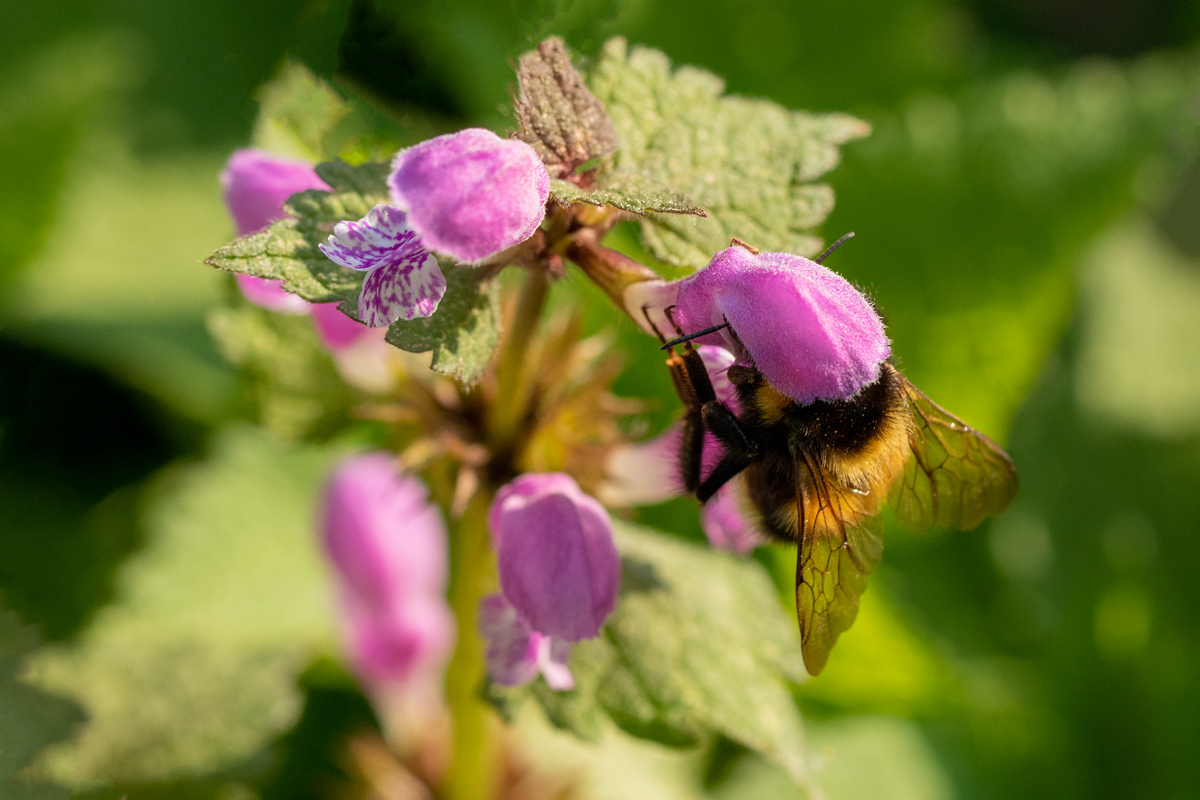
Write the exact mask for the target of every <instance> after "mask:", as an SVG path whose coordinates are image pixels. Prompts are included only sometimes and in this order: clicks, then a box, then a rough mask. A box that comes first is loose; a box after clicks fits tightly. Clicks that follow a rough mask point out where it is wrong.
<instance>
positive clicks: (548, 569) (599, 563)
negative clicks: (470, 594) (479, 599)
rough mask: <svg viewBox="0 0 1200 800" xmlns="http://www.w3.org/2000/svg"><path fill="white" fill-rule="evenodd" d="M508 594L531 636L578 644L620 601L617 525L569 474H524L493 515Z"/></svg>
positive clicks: (498, 497) (502, 584)
mask: <svg viewBox="0 0 1200 800" xmlns="http://www.w3.org/2000/svg"><path fill="white" fill-rule="evenodd" d="M488 526H489V528H490V529H491V532H492V545H493V547H494V549H495V551H496V556H497V565H498V568H499V573H500V591H501V593H502V594H503V595H504V599H505V600H506V601H507V602H508V603H509V604H510V605H512V607H513V608H514V609H516V612H517V615H518V616H519V617H520V619H521V621H522V622H524V623H525V624H526V625H528V626H529V629H530V630H531V631H534V632H536V633H540V634H543V635H545V636H552V637H554V638H556V639H562V640H564V641H567V642H577V641H579V640H580V639H589V638H591V637H593V636H595V635H596V634H598V633H599V632H600V627H601V626H602V625H603V624H604V620H605V619H606V618H607V617H608V615H609V614H611V613H612V610H613V608H614V607H615V606H616V602H617V584H618V582H619V581H620V577H621V561H620V557H619V556H618V555H617V547H616V544H615V543H614V542H613V531H612V520H610V519H609V516H608V512H607V511H605V510H604V506H602V505H600V502H599V501H598V500H596V499H595V498H593V497H589V496H588V495H586V494H584V493H583V491H582V490H581V489H580V488H579V486H578V484H576V483H575V481H574V479H573V478H571V477H570V476H569V475H565V474H562V473H548V474H526V475H521V476H520V477H518V478H517V479H516V480H514V481H513V482H512V483H509V484H507V485H506V486H504V487H502V488H501V489H500V491H499V492H497V493H496V499H495V501H494V502H493V503H492V507H491V509H490V510H489V512H488Z"/></svg>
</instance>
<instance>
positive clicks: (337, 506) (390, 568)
mask: <svg viewBox="0 0 1200 800" xmlns="http://www.w3.org/2000/svg"><path fill="white" fill-rule="evenodd" d="M322 521H323V524H322V529H323V531H322V532H323V539H324V545H325V551H326V553H327V554H328V556H329V559H330V561H331V562H332V563H333V566H334V568H335V572H336V575H337V578H338V583H339V585H340V589H341V595H342V605H343V607H344V609H345V629H346V630H345V633H346V638H347V641H348V646H349V649H350V652H351V655H352V656H353V660H354V664H355V667H356V669H357V670H358V672H359V673H360V674H362V675H363V676H364V677H367V678H369V679H371V680H372V681H376V682H380V683H400V684H403V683H405V682H407V681H410V680H417V681H418V682H419V683H420V685H421V686H422V687H423V686H425V685H426V684H428V683H429V675H431V674H433V673H435V672H437V671H438V670H440V669H441V667H442V665H444V664H445V662H446V659H447V658H449V655H450V651H451V649H452V647H453V644H454V632H455V629H454V616H453V614H452V613H451V611H450V607H449V605H448V604H447V602H446V598H445V593H446V582H447V577H448V576H447V568H448V567H447V554H446V529H445V526H444V525H443V524H442V517H441V514H440V513H439V512H438V510H437V508H436V507H435V506H434V505H433V504H431V503H430V502H429V500H428V492H427V491H426V489H425V486H424V485H423V484H422V483H421V482H420V481H419V480H417V479H416V478H414V477H412V476H410V475H404V474H399V473H397V472H396V467H395V464H394V461H393V459H392V458H391V457H389V456H387V455H384V454H382V453H368V454H365V455H359V456H353V457H351V458H348V459H346V460H345V461H343V462H342V463H341V464H340V465H339V466H338V467H337V468H336V469H335V470H334V472H333V475H332V476H331V477H330V479H329V481H328V483H327V484H326V487H325V494H324V508H323V514H322Z"/></svg>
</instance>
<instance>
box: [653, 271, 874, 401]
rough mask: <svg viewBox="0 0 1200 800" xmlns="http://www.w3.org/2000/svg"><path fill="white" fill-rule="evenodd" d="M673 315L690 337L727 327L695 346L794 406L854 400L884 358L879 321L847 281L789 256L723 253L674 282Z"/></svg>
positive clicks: (706, 337) (870, 380)
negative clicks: (712, 351) (720, 350)
mask: <svg viewBox="0 0 1200 800" xmlns="http://www.w3.org/2000/svg"><path fill="white" fill-rule="evenodd" d="M677 310H678V314H679V319H680V324H681V325H682V326H683V328H684V330H685V331H687V332H689V333H690V332H694V331H699V330H703V329H704V328H708V327H711V326H713V325H719V324H721V323H723V322H728V323H729V327H728V328H726V329H723V330H721V331H718V332H716V333H711V334H708V335H707V336H704V337H701V338H700V339H697V340H696V341H698V342H704V343H706V344H719V345H723V346H725V347H727V348H728V349H729V350H730V351H732V352H733V354H734V356H735V357H736V358H737V360H738V362H739V363H743V364H752V365H754V366H756V367H757V368H758V369H759V370H760V371H761V372H762V373H763V375H764V376H766V378H767V380H768V381H769V382H770V383H771V385H772V386H774V387H775V388H776V389H778V390H779V391H781V392H783V393H784V394H786V395H788V396H789V397H791V398H792V399H793V400H795V401H796V402H798V403H811V402H813V401H814V400H842V399H846V398H849V397H853V396H854V395H856V394H858V392H859V391H860V390H861V389H862V388H863V387H864V386H866V385H868V384H870V383H873V382H874V381H876V380H877V379H878V378H879V368H880V365H881V364H882V363H883V361H884V359H886V358H887V357H888V355H889V354H890V353H891V347H890V345H889V343H888V339H887V336H886V334H885V333H884V329H883V322H882V321H881V320H880V319H879V315H878V314H876V313H875V309H874V308H872V307H871V304H870V303H869V302H868V301H867V299H866V298H864V297H863V296H862V295H861V294H859V292H858V291H857V290H856V289H855V288H854V287H853V286H851V285H850V283H849V281H847V280H846V279H845V278H843V277H841V276H840V275H838V274H836V273H834V272H832V271H830V270H828V269H826V268H825V267H822V266H821V265H820V264H817V263H816V262H814V261H810V260H809V259H807V258H802V257H800V256H794V255H789V254H788V253H758V254H753V253H750V252H749V251H748V250H745V249H744V248H741V247H730V248H728V249H726V250H722V251H721V252H720V253H717V254H716V256H714V257H713V260H712V261H711V262H710V263H709V265H708V266H707V267H705V268H704V269H702V270H700V271H699V272H697V273H695V274H694V275H691V276H689V277H687V278H684V279H683V280H681V281H680V282H679V295H678V309H677Z"/></svg>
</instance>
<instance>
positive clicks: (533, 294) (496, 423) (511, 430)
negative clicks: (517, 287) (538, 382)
mask: <svg viewBox="0 0 1200 800" xmlns="http://www.w3.org/2000/svg"><path fill="white" fill-rule="evenodd" d="M549 291H550V281H549V279H548V278H547V276H546V271H545V269H543V268H542V267H541V265H535V266H533V267H531V268H530V269H529V275H528V277H526V279H525V283H524V285H523V286H522V287H521V294H520V296H519V297H518V298H517V308H516V313H515V314H513V319H512V322H511V324H510V325H509V328H508V332H507V334H506V336H505V340H504V347H503V349H502V350H501V352H500V360H499V362H498V363H497V365H496V396H495V398H494V399H493V401H492V407H491V410H490V413H489V415H488V442H489V444H490V445H491V448H492V452H493V453H500V452H504V451H506V450H510V449H511V448H512V447H513V445H514V444H515V441H514V440H515V439H516V435H517V432H518V431H519V429H520V427H521V420H522V418H523V417H524V416H525V412H526V410H527V408H526V406H527V405H528V403H527V400H528V398H529V386H528V385H527V382H526V381H525V380H523V378H524V377H525V362H526V360H527V359H526V355H527V352H528V350H529V343H530V341H532V340H533V334H534V332H535V331H536V330H537V326H538V320H539V319H540V318H541V315H542V307H543V306H545V304H546V295H547V294H548V293H549Z"/></svg>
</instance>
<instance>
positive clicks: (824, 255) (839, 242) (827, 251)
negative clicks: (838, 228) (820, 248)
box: [813, 231, 854, 264]
mask: <svg viewBox="0 0 1200 800" xmlns="http://www.w3.org/2000/svg"><path fill="white" fill-rule="evenodd" d="M852 236H854V231H850V232H849V233H847V234H846V235H845V236H843V237H842V238H840V239H838V240H837V241H836V242H834V243H833V244H831V245H829V247H827V248H826V249H825V252H824V253H821V255H819V256H817V257H816V258H814V259H813V261H815V262H817V263H818V264H820V263H821V262H822V261H824V260H825V259H827V258H829V255H830V254H831V253H832V252H833V251H834V250H837V249H838V248H839V247H841V246H842V243H844V242H845V241H846V240H847V239H849V238H851V237H852Z"/></svg>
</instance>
